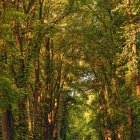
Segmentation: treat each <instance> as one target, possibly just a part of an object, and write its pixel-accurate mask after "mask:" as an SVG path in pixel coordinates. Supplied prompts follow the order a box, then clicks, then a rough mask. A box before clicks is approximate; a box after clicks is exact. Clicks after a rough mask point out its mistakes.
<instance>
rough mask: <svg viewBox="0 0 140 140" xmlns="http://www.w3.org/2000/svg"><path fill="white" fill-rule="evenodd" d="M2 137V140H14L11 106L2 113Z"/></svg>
mask: <svg viewBox="0 0 140 140" xmlns="http://www.w3.org/2000/svg"><path fill="white" fill-rule="evenodd" d="M2 138H3V140H14V126H13V115H12V110H11V108H9V109H6V111H5V112H3V113H2Z"/></svg>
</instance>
